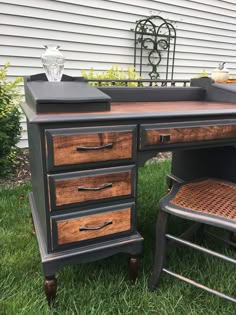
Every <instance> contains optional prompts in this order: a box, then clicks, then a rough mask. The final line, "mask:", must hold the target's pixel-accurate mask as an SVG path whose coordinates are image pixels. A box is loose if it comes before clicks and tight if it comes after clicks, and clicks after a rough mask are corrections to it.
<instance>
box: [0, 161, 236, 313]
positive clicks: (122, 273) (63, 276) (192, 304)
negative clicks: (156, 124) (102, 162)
mask: <svg viewBox="0 0 236 315" xmlns="http://www.w3.org/2000/svg"><path fill="white" fill-rule="evenodd" d="M169 167H170V163H169V161H164V162H162V163H160V164H151V165H148V166H145V167H143V168H140V171H139V187H138V204H137V211H138V229H139V231H140V233H141V234H142V235H143V237H144V239H145V243H144V247H145V249H144V256H143V259H142V263H141V266H140V273H139V277H138V281H137V284H136V285H135V286H133V287H132V286H130V284H129V281H128V277H127V259H126V256H125V255H122V254H121V255H117V256H114V257H110V258H107V259H104V260H101V261H98V262H94V263H89V264H84V265H74V266H67V267H66V268H64V269H63V270H62V271H61V272H59V273H58V299H57V301H56V304H55V307H54V308H53V309H52V310H50V309H49V308H48V306H47V303H46V299H45V296H44V292H43V289H42V288H43V276H42V272H41V264H40V256H39V252H38V246H37V242H36V238H35V236H34V235H33V234H32V232H31V231H32V226H31V219H30V208H29V204H28V200H27V193H28V192H29V191H30V185H24V186H20V187H16V188H14V189H11V190H7V189H4V188H3V189H1V191H0V315H16V314H17V315H23V314H24V315H34V314H37V315H41V314H42V315H47V314H60V315H73V314H80V315H95V314H97V315H108V314H109V315H116V314H117V315H118V314H125V315H129V314H130V315H136V314H138V315H144V314H147V315H152V314H153V315H172V314H175V315H186V314H188V315H193V314H195V315H200V314H204V315H211V314H212V315H213V314H214V315H225V314H226V315H231V314H232V315H234V314H236V307H235V304H232V303H230V302H227V301H224V300H222V299H220V298H217V297H215V296H213V295H210V294H208V293H205V292H203V291H201V290H199V289H196V288H194V287H192V286H189V285H188V284H185V283H183V282H180V281H179V280H175V279H174V278H172V277H169V276H167V275H163V278H162V280H161V285H160V288H159V289H158V290H156V291H155V292H149V291H148V288H147V279H148V276H149V273H150V270H151V261H152V248H153V246H154V222H155V220H156V213H157V204H158V200H159V199H160V198H161V197H162V196H163V195H164V194H165V192H166V187H165V174H166V173H167V172H168V170H169ZM22 195H23V196H25V198H24V199H22ZM183 226H184V225H183V223H182V222H181V221H180V220H178V219H176V218H174V220H172V221H171V229H172V231H173V230H174V231H175V232H177V231H179V230H180V229H181V228H182V227H183ZM207 245H208V246H209V247H211V248H215V249H218V250H219V251H221V252H224V253H228V254H230V255H231V256H234V257H235V252H231V251H230V250H229V248H226V247H225V248H224V247H222V246H220V245H218V246H217V245H216V244H215V243H214V242H213V241H209V242H208V244H207ZM168 266H169V268H170V269H171V270H174V271H181V272H182V274H184V275H186V276H191V277H193V278H194V279H195V280H197V281H199V282H203V283H205V284H207V285H209V286H211V287H213V288H216V289H219V290H221V291H224V292H225V293H228V294H231V295H234V294H235V295H236V272H235V267H234V266H233V265H231V264H229V263H224V262H222V261H221V260H219V259H216V258H211V257H209V256H204V255H203V254H200V253H197V252H195V251H194V250H191V249H189V250H187V249H186V248H177V249H176V250H175V251H173V252H172V253H171V255H170V259H169V261H168Z"/></svg>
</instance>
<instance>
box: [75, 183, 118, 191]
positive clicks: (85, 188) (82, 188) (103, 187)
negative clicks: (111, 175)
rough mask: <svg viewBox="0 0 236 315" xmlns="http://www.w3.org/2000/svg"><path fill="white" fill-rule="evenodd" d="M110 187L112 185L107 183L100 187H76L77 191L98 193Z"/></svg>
mask: <svg viewBox="0 0 236 315" xmlns="http://www.w3.org/2000/svg"><path fill="white" fill-rule="evenodd" d="M111 187H112V183H107V184H104V185H102V186H100V187H84V186H80V187H78V191H84V190H88V191H98V190H103V189H106V188H111Z"/></svg>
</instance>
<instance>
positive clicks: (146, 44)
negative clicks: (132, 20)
mask: <svg viewBox="0 0 236 315" xmlns="http://www.w3.org/2000/svg"><path fill="white" fill-rule="evenodd" d="M156 22H158V24H156ZM134 45H135V46H134V67H135V68H136V69H137V66H139V71H138V72H139V75H140V77H141V76H142V71H143V59H144V57H145V55H146V54H145V52H147V58H148V64H149V65H150V66H151V67H152V69H151V71H150V72H149V73H148V74H149V77H150V78H151V80H157V79H160V75H159V72H158V66H159V65H160V63H161V61H163V60H164V58H163V57H164V56H163V55H164V53H165V52H166V58H165V59H166V62H165V64H166V78H165V79H166V80H168V79H169V73H170V74H171V76H170V79H171V80H172V79H173V74H174V61H175V46H176V30H175V28H174V26H173V25H172V24H171V23H170V22H168V21H167V20H165V19H164V18H162V17H160V16H156V15H155V16H150V17H148V18H146V19H142V20H139V21H137V22H136V27H135V42H134ZM138 58H139V62H138V61H137V60H138Z"/></svg>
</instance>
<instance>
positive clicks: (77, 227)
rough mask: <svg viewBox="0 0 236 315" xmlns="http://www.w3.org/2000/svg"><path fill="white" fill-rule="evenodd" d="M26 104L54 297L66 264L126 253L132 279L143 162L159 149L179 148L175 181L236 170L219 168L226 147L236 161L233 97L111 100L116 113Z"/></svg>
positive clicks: (35, 201) (33, 197) (35, 205)
mask: <svg viewBox="0 0 236 315" xmlns="http://www.w3.org/2000/svg"><path fill="white" fill-rule="evenodd" d="M22 108H23V110H24V112H25V114H26V116H27V119H28V134H29V148H30V155H31V169H32V185H33V192H32V193H31V194H30V204H31V209H32V214H33V220H34V224H35V229H36V235H37V239H38V243H39V248H40V253H41V259H42V265H43V272H44V275H45V290H46V294H47V296H48V298H49V299H50V298H51V297H53V296H54V295H55V291H56V279H55V273H56V272H58V270H59V269H61V268H62V267H63V266H65V265H66V264H71V263H84V262H89V261H94V260H97V259H101V258H104V257H107V256H110V255H114V254H117V253H127V254H129V256H130V276H131V278H132V280H133V281H134V280H135V278H136V276H137V265H138V256H139V255H140V254H141V253H142V247H143V238H142V236H141V235H140V234H139V233H138V231H137V228H136V201H137V189H136V187H137V180H138V174H137V169H138V166H141V165H143V164H144V162H145V161H146V160H147V159H149V158H151V157H152V156H155V155H156V154H157V152H159V151H173V152H174V153H173V162H172V175H171V176H170V179H171V180H185V179H189V178H194V177H199V176H204V175H207V174H209V173H210V174H211V175H212V173H213V172H215V170H216V169H217V168H220V170H218V171H217V173H218V174H217V175H219V177H222V176H226V177H227V176H228V177H230V176H231V175H232V174H231V172H230V171H229V168H227V169H225V170H221V167H219V166H220V165H221V164H222V163H221V162H222V161H221V157H222V154H224V155H225V150H226V151H227V152H228V153H229V152H230V154H228V153H227V154H226V155H227V156H228V157H229V158H228V162H229V164H230V165H233V162H232V161H233V159H234V156H235V149H234V145H235V141H236V105H235V104H227V103H217V102H206V101H203V100H202V101H201V100H198V101H193V100H189V101H176V102H175V101H171V102H170V101H169V102H147V101H145V102H113V103H112V104H111V111H109V112H91V113H51V114H50V113H48V114H36V113H35V112H34V111H33V110H32V109H31V108H30V107H29V106H28V105H27V104H22ZM234 164H235V163H234ZM233 168H234V169H235V167H234V166H233ZM231 170H232V169H231ZM233 173H236V171H233ZM227 174H228V175H227ZM231 177H232V176H231ZM233 177H234V180H235V178H236V176H235V174H234V175H233ZM231 180H232V178H231Z"/></svg>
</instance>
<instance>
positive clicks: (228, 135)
mask: <svg viewBox="0 0 236 315" xmlns="http://www.w3.org/2000/svg"><path fill="white" fill-rule="evenodd" d="M199 124H201V122H198V125H197V124H196V123H195V125H194V126H193V125H192V126H189V125H187V124H184V123H182V124H180V123H178V124H177V123H175V124H168V125H167V124H155V125H149V124H143V125H141V127H140V128H141V129H140V135H141V139H140V140H141V141H140V149H145V148H150V147H160V146H166V145H168V144H178V143H184V142H198V141H209V140H223V139H234V138H235V139H236V125H222V124H221V125H210V124H206V123H205V124H204V123H203V125H202V126H199Z"/></svg>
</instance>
